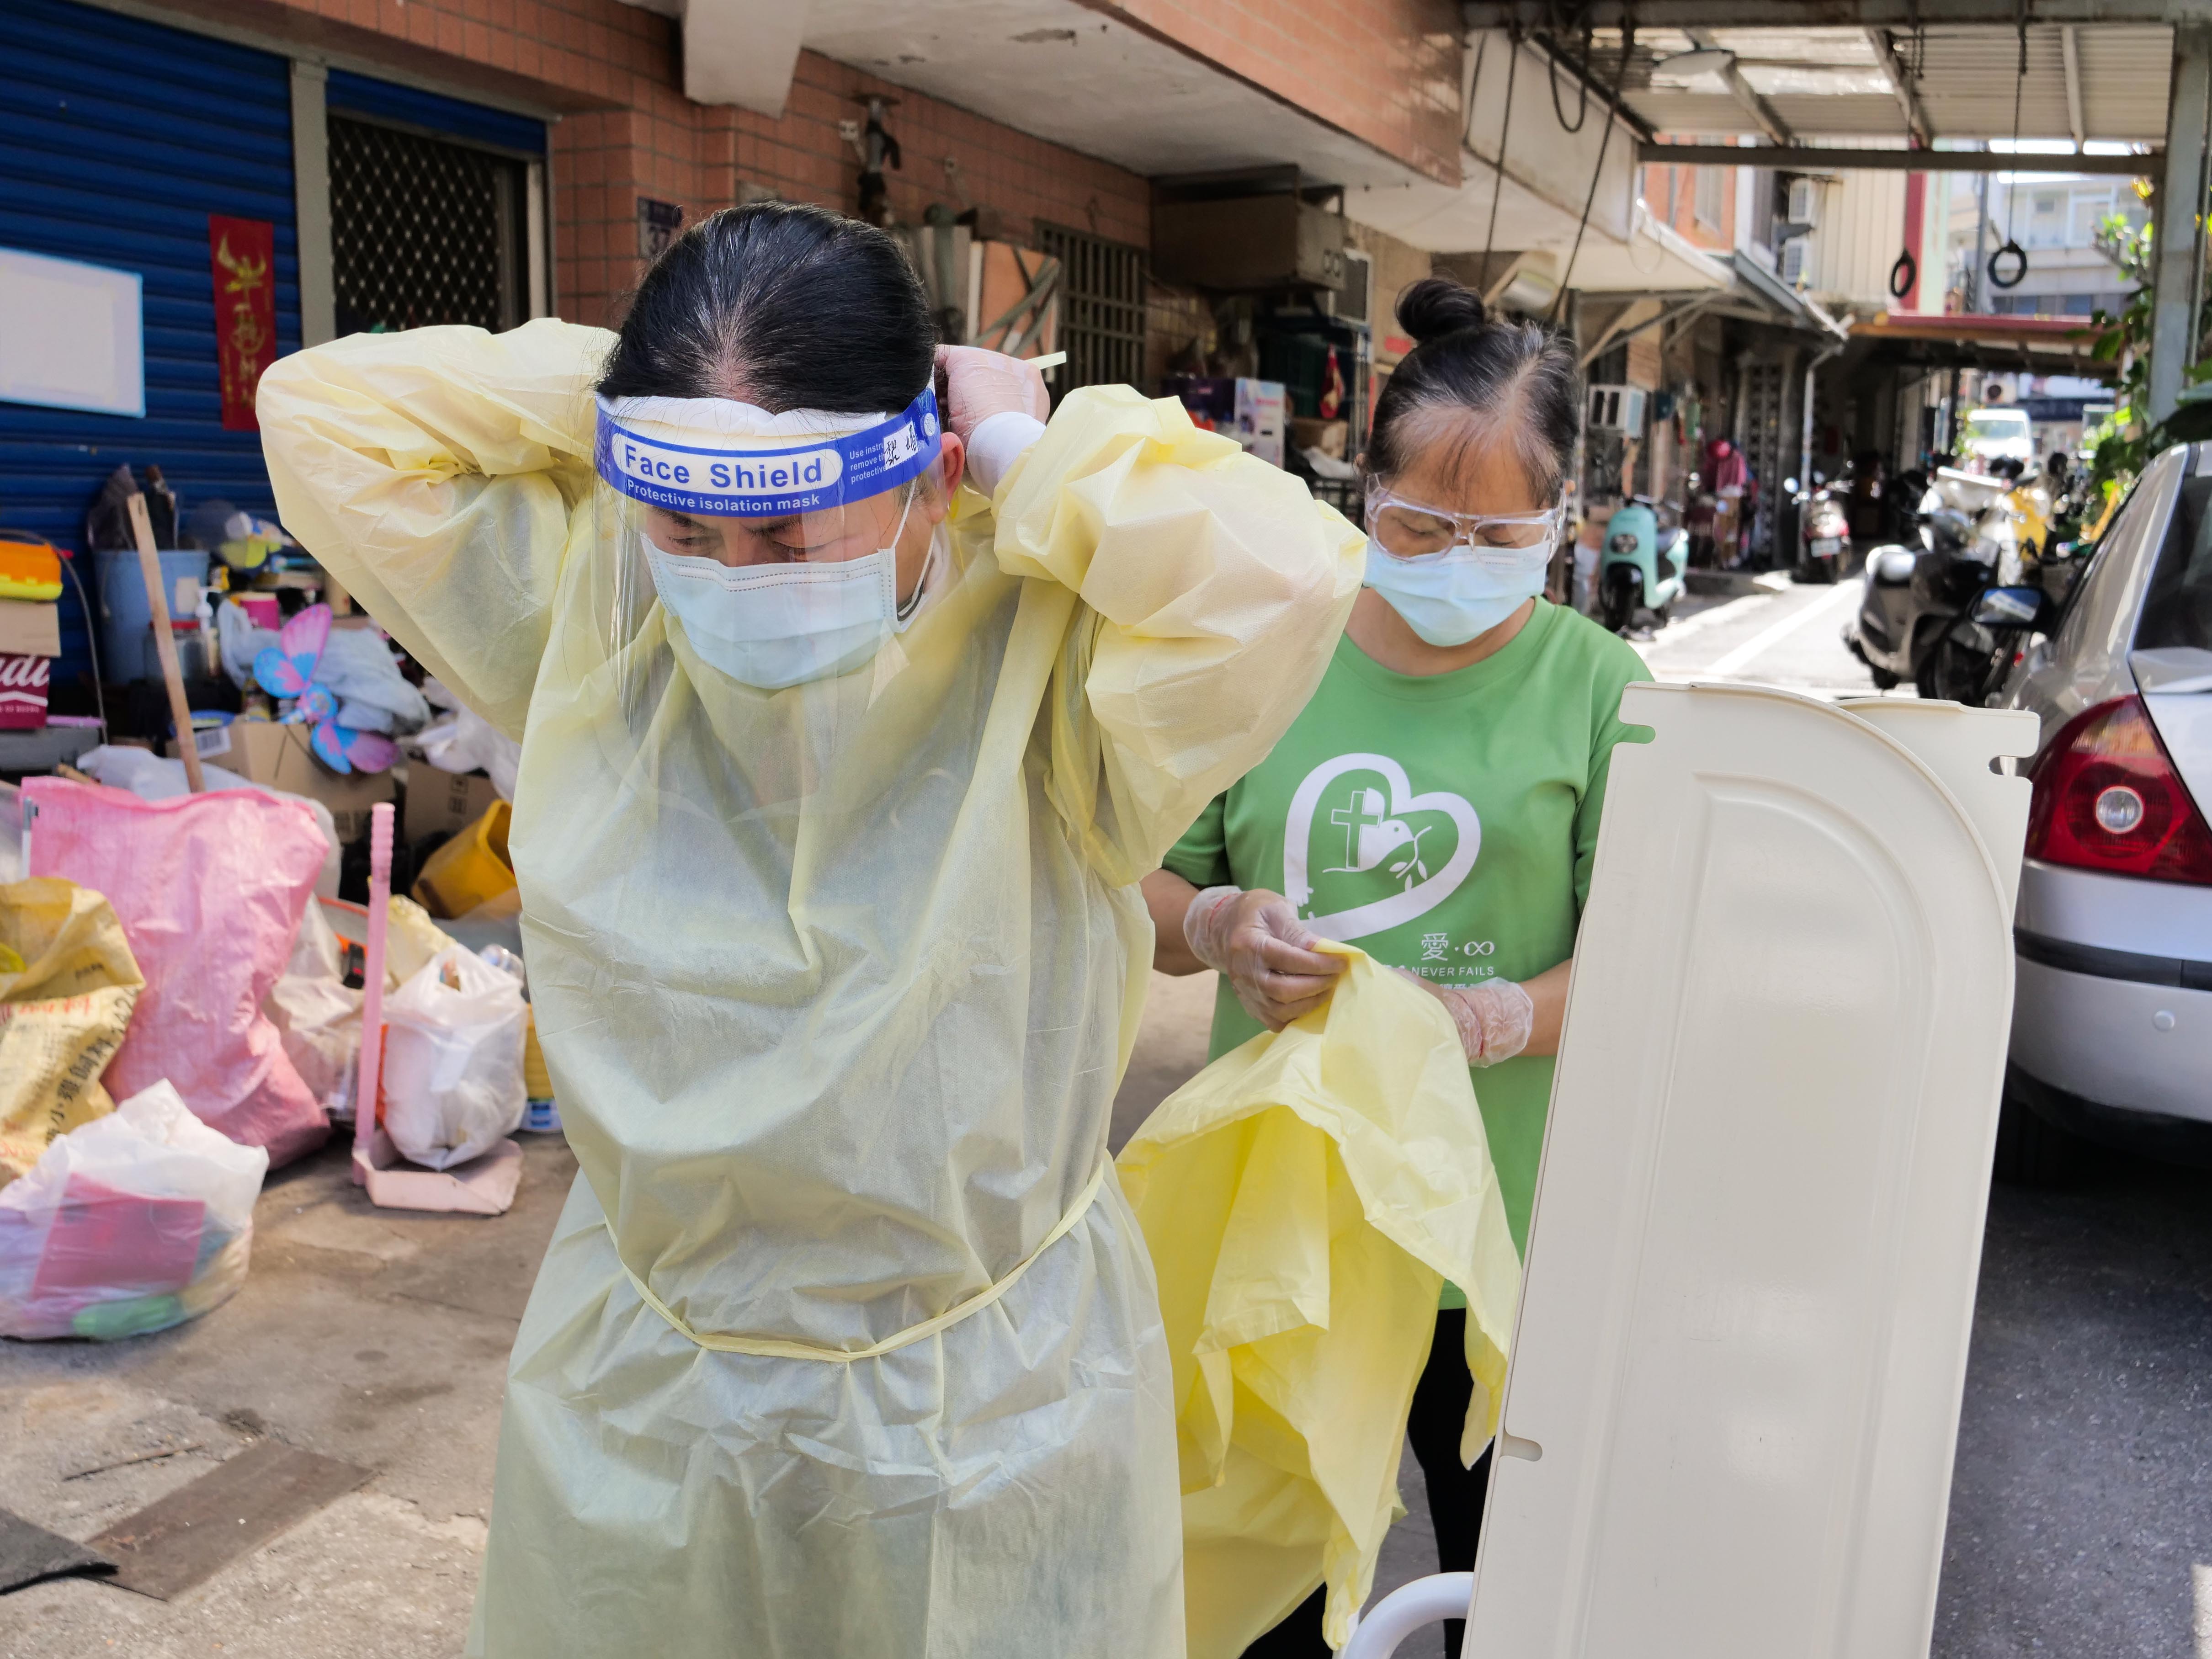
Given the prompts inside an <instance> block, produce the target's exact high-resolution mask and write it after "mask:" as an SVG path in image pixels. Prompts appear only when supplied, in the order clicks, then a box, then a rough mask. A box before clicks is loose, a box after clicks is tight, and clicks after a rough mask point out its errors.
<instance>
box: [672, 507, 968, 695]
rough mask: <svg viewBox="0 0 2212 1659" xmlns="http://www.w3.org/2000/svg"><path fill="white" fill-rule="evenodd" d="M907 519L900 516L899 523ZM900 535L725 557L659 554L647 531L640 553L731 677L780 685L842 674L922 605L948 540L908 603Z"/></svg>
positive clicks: (771, 687) (707, 653)
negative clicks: (799, 552) (903, 599)
mask: <svg viewBox="0 0 2212 1659" xmlns="http://www.w3.org/2000/svg"><path fill="white" fill-rule="evenodd" d="M912 505H913V504H912V502H911V501H909V502H908V507H909V509H910V508H911V507H912ZM905 523H906V516H905V514H904V513H901V514H900V516H899V524H900V526H902V527H903V526H904V525H905ZM897 540H898V538H897V535H896V532H894V534H893V536H892V543H893V544H892V545H891V546H890V547H882V548H878V549H877V550H875V551H874V552H872V553H865V554H863V555H861V556H860V557H859V558H857V559H846V560H843V561H841V562H836V563H823V564H806V563H803V562H801V563H793V564H753V565H726V564H724V563H722V562H720V560H718V559H706V558H697V557H694V556H690V555H687V554H681V553H666V552H663V551H662V550H660V549H659V548H658V547H656V546H654V545H653V543H652V542H651V541H650V540H649V539H648V540H647V542H646V544H645V556H646V562H647V565H648V566H649V567H650V568H651V569H652V571H653V588H654V590H655V591H656V592H658V593H659V595H660V602H661V603H662V604H663V605H666V606H667V607H668V609H669V611H670V612H671V614H672V615H673V616H674V617H676V619H677V620H678V622H680V623H682V624H683V625H684V638H685V639H686V640H687V641H690V646H691V648H692V650H694V651H695V652H696V653H698V654H699V655H700V657H701V658H702V659H704V660H705V661H707V662H708V664H710V665H713V666H714V667H715V668H718V669H720V670H721V671H722V672H723V673H725V674H727V675H728V676H729V677H730V678H732V679H733V680H737V681H738V682H740V683H741V684H745V685H750V686H754V687H757V689H759V690H763V691H781V690H783V689H784V688H785V687H787V686H793V685H804V684H806V683H807V682H808V681H810V680H820V679H828V678H830V677H831V676H833V675H837V674H848V673H850V672H852V671H853V670H854V669H856V668H858V667H860V665H862V664H864V663H866V662H867V661H868V660H869V659H871V658H872V657H873V656H874V655H875V654H876V653H877V652H878V651H880V650H882V649H883V647H884V641H886V640H888V639H890V637H891V636H892V635H895V634H902V633H904V632H905V631H906V629H907V628H908V624H910V623H912V622H913V621H914V618H915V615H916V614H917V613H918V612H919V611H921V600H922V597H923V591H924V590H925V589H927V587H928V586H930V578H931V575H932V574H933V568H934V567H935V565H936V564H937V562H938V554H939V549H940V547H941V544H943V542H944V540H945V538H944V537H943V535H942V534H941V533H940V534H939V536H938V538H936V542H935V544H933V545H932V547H931V550H930V556H929V562H928V564H927V565H925V566H924V567H923V570H922V574H921V580H920V581H919V582H917V583H916V584H915V594H914V599H913V600H912V602H911V603H909V604H908V605H904V606H902V605H900V604H899V600H898V548H897V545H896V544H897Z"/></svg>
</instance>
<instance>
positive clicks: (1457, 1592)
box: [1338, 1572, 1474, 1659]
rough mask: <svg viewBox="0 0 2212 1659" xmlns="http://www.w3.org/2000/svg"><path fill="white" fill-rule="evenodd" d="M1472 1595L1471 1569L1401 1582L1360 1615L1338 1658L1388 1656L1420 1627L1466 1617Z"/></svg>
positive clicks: (1355, 1658)
mask: <svg viewBox="0 0 2212 1659" xmlns="http://www.w3.org/2000/svg"><path fill="white" fill-rule="evenodd" d="M1473 1597H1474V1574H1473V1573H1471V1572H1440V1573H1436V1574H1433V1575H1431V1577H1426V1578H1416V1579H1415V1580H1414V1581H1413V1583H1410V1584H1401V1586H1399V1587H1398V1588H1397V1589H1394V1590H1392V1591H1391V1592H1390V1593H1389V1595H1386V1596H1384V1597H1383V1599H1382V1600H1381V1601H1377V1602H1376V1604H1375V1606H1374V1607H1372V1608H1371V1609H1370V1610H1369V1611H1368V1612H1367V1613H1364V1614H1362V1615H1361V1617H1360V1620H1359V1628H1358V1629H1357V1630H1355V1631H1353V1632H1352V1639H1351V1640H1350V1641H1349V1642H1347V1643H1346V1644H1344V1651H1343V1653H1342V1654H1340V1656H1338V1659H1390V1656H1391V1655H1392V1654H1394V1653H1395V1652H1397V1650H1398V1644H1399V1643H1401V1642H1402V1641H1404V1640H1405V1639H1406V1638H1407V1637H1408V1636H1411V1635H1412V1634H1413V1632H1415V1631H1417V1630H1419V1629H1420V1627H1421V1626H1424V1625H1433V1624H1435V1623H1437V1620H1443V1619H1464V1618H1466V1617H1467V1605H1468V1601H1470V1600H1471V1599H1472V1598H1473Z"/></svg>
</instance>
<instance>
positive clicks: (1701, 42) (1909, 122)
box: [1462, 0, 2212, 147]
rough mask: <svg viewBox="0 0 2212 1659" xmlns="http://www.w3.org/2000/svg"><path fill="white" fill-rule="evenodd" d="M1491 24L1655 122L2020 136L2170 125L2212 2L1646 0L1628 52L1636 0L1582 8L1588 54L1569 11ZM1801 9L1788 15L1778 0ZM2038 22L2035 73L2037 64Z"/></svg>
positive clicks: (1487, 16) (1478, 4)
mask: <svg viewBox="0 0 2212 1659" xmlns="http://www.w3.org/2000/svg"><path fill="white" fill-rule="evenodd" d="M1462 9H1463V11H1464V13H1465V15H1466V17H1467V20H1468V23H1469V25H1470V26H1471V27H1476V28H1491V27H1509V26H1513V25H1518V26H1519V27H1522V28H1524V29H1525V30H1528V31H1530V32H1531V33H1534V37H1535V38H1536V39H1537V40H1540V41H1541V42H1544V43H1545V44H1546V46H1547V49H1548V50H1550V51H1552V52H1553V53H1554V54H1555V56H1556V57H1557V58H1559V61H1560V62H1561V64H1562V65H1563V68H1562V73H1563V74H1564V73H1568V72H1576V71H1579V72H1580V73H1582V74H1583V75H1585V76H1587V77H1588V79H1589V82H1591V83H1592V84H1593V85H1595V87H1596V88H1599V89H1601V90H1602V91H1606V92H1608V93H1609V92H1611V91H1612V89H1613V88H1614V87H1615V85H1616V84H1617V85H1618V86H1619V88H1620V101H1621V104H1622V106H1624V108H1625V109H1626V111H1627V112H1628V113H1629V114H1630V115H1631V116H1632V117H1633V118H1635V119H1636V120H1638V121H1639V122H1640V123H1642V124H1643V125H1644V126H1645V127H1646V128H1648V129H1649V130H1650V132H1651V133H1652V134H1655V135H1657V134H1674V135H1681V136H1684V137H1691V136H1701V137H1732V136H1736V135H1748V136H1752V137H1759V138H1763V139H1764V140H1765V141H1766V142H1768V143H1817V142H1820V141H1821V140H1836V139H1844V140H1857V141H1861V142H1864V141H1866V140H1870V139H1871V140H1889V141H1892V142H1893V143H1896V144H1897V145H1898V146H1899V147H1902V146H1904V145H1905V144H1906V143H1917V144H1923V145H1924V144H1929V143H1933V142H1934V141H1935V140H1936V139H1939V138H1948V139H1954V140H1985V139H1991V138H2010V137H2013V136H2014V130H2015V123H2014V102H2015V96H2014V94H2015V87H2017V88H2018V90H2019V124H2018V131H2019V136H2020V137H2022V138H2043V139H2054V138H2055V139H2064V140H2069V141H2071V142H2072V143H2075V145H2076V146H2080V145H2082V144H2084V143H2088V142H2090V141H2093V140H2104V141H2106V142H2118V143H2155V142H2157V141H2158V140H2160V139H2161V138H2162V137H2164V136H2165V132H2166V95H2167V83H2168V80H2169V70H2170V67H2171V64H2172V54H2173V28H2172V24H2173V23H2174V22H2175V21H2185V20H2187V19H2190V18H2195V19H2199V20H2203V19H2208V18H2212V7H2208V6H2206V5H2204V4H2203V3H2201V0H1808V3H1802V4H1798V5H1794V6H1790V7H1788V8H1780V7H1777V6H1775V5H1773V4H1771V3H1767V4H1746V3H1741V0H1656V3H1655V0H1646V3H1642V4H1638V5H1635V6H1633V7H1632V8H1626V10H1628V11H1631V12H1632V15H1633V16H1634V18H1635V20H1636V21H1637V23H1638V28H1637V32H1636V34H1635V39H1634V45H1633V46H1632V48H1631V50H1630V51H1629V52H1628V57H1627V62H1626V64H1623V63H1622V61H1621V48H1622V40H1623V35H1622V31H1621V29H1620V22H1621V21H1622V15H1623V12H1624V7H1623V6H1622V5H1620V4H1607V3H1596V4H1589V5H1585V6H1583V7H1581V8H1579V9H1578V13H1579V15H1582V16H1583V18H1584V19H1586V20H1587V21H1589V22H1591V23H1593V24H1595V25H1599V27H1595V32H1594V33H1593V34H1592V35H1591V36H1590V37H1589V43H1588V47H1587V51H1585V48H1584V44H1583V40H1582V39H1581V38H1580V37H1578V36H1571V35H1565V34H1561V35H1553V34H1552V33H1550V32H1549V25H1550V23H1551V22H1552V21H1553V18H1554V17H1555V16H1556V15H1558V9H1556V8H1553V9H1547V8H1545V7H1542V6H1541V5H1533V4H1530V3H1528V0H1518V3H1516V0H1472V3H1468V4H1467V5H1465V6H1464V7H1463V8H1462ZM1784 10H1787V11H1789V12H1790V13H1793V14H1796V15H1795V16H1793V17H1792V19H1791V21H1790V23H1789V24H1788V25H1787V26H1782V25H1780V24H1778V21H1777V15H1778V12H1781V11H1784ZM2023 20H2024V21H2025V25H2026V27H2025V33H2026V47H2027V54H2026V55H2027V73H2026V76H2025V77H2024V78H2023V77H2022V76H2021V74H2020V64H2021V27H2020V26H2021V22H2022V21H2023Z"/></svg>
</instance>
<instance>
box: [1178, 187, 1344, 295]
mask: <svg viewBox="0 0 2212 1659" xmlns="http://www.w3.org/2000/svg"><path fill="white" fill-rule="evenodd" d="M1346 223H1347V221H1346V219H1345V217H1344V216H1343V215H1342V214H1340V213H1333V212H1330V211H1329V210H1327V209H1325V208H1322V207H1319V206H1317V205H1316V204H1313V203H1311V202H1309V201H1306V200H1304V198H1303V197H1300V196H1297V195H1295V194H1292V193H1291V192H1290V191H1277V192H1275V193H1273V194H1271V195H1266V196H1242V197H1229V198H1227V199H1225V200H1206V201H1182V202H1156V203H1155V204H1154V205H1153V208H1152V270H1153V273H1154V274H1155V275H1157V276H1158V277H1159V278H1160V279H1161V280H1162V281H1164V282H1170V283H1187V284H1188V285H1189V286H1190V287H1192V288H1207V289H1219V290H1221V291H1223V292H1225V293H1231V294H1235V293H1255V292H1258V291H1260V290H1261V289H1279V288H1303V289H1342V288H1343V287H1344V277H1345V244H1346V241H1347V240H1350V239H1349V237H1348V235H1347V234H1346Z"/></svg>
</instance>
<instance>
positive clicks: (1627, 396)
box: [1588, 386, 1644, 432]
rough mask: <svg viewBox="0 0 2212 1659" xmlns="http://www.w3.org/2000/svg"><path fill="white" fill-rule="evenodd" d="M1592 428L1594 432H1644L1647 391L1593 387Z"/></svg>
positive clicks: (1591, 398) (1590, 412) (1590, 407)
mask: <svg viewBox="0 0 2212 1659" xmlns="http://www.w3.org/2000/svg"><path fill="white" fill-rule="evenodd" d="M1588 424H1589V429H1590V430H1591V431H1593V432H1641V431H1643V430H1644V388H1643V387H1642V386H1592V387H1591V388H1590V389H1589V422H1588Z"/></svg>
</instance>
